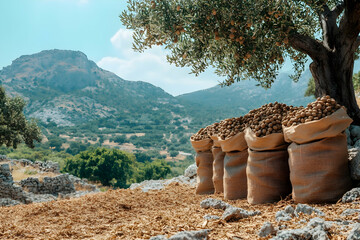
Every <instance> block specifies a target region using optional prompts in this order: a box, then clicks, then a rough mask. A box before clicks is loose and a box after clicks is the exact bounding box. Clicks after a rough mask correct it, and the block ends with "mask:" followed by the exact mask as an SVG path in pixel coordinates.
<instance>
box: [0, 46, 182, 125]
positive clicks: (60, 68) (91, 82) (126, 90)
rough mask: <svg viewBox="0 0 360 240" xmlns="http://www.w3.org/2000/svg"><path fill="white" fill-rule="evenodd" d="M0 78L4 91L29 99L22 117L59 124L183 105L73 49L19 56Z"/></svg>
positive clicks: (77, 122) (161, 91)
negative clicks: (126, 78) (97, 63)
mask: <svg viewBox="0 0 360 240" xmlns="http://www.w3.org/2000/svg"><path fill="white" fill-rule="evenodd" d="M0 80H1V82H2V85H3V86H4V87H5V88H6V90H7V92H9V93H11V94H12V95H20V96H22V97H23V98H24V99H26V100H27V101H28V106H27V108H26V114H28V115H29V116H30V117H34V118H38V119H40V120H41V121H43V122H50V121H52V122H55V123H56V124H57V125H59V126H72V125H75V124H79V123H84V122H88V121H89V120H94V119H99V118H106V117H115V116H116V115H124V114H131V113H132V112H136V113H139V112H141V113H143V114H146V113H151V112H153V111H155V112H156V111H157V109H162V110H164V111H169V112H170V111H172V110H173V111H175V112H176V111H178V110H179V109H180V108H181V107H182V106H181V105H179V102H178V100H176V99H175V98H174V97H172V96H171V95H170V94H168V93H166V92H165V91H164V90H162V89H161V88H158V87H155V86H153V85H151V84H149V83H145V82H141V81H136V82H135V81H125V80H123V79H121V78H120V77H118V76H116V75H115V74H113V73H111V72H108V71H105V70H103V69H101V68H99V67H98V66H97V65H96V64H95V63H94V62H93V61H90V60H88V59H87V57H86V55H85V54H83V53H81V52H75V51H66V50H48V51H42V52H40V53H37V54H33V55H26V56H21V57H19V58H18V59H16V60H14V61H13V63H12V64H11V65H10V66H8V67H5V68H3V70H1V71H0ZM144 117H145V116H144Z"/></svg>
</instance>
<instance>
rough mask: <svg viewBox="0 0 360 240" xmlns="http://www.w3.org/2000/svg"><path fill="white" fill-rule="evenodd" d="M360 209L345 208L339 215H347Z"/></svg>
mask: <svg viewBox="0 0 360 240" xmlns="http://www.w3.org/2000/svg"><path fill="white" fill-rule="evenodd" d="M359 212H360V209H349V208H348V209H345V210H344V211H343V212H342V213H341V214H340V216H349V215H353V214H355V213H359Z"/></svg>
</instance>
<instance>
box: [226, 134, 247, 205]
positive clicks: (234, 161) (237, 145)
mask: <svg viewBox="0 0 360 240" xmlns="http://www.w3.org/2000/svg"><path fill="white" fill-rule="evenodd" d="M244 136H245V135H244V133H243V132H240V133H238V134H236V135H235V136H233V137H231V138H229V139H226V140H219V143H220V145H221V149H222V152H224V153H225V158H224V178H223V181H224V182H223V184H224V198H225V199H228V200H235V199H241V198H246V195H247V180H246V164H247V158H248V151H247V145H246V141H245V138H244Z"/></svg>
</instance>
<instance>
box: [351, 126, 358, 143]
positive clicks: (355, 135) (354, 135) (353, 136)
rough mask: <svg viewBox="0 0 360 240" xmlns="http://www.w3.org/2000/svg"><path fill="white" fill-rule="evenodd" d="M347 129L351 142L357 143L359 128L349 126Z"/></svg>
mask: <svg viewBox="0 0 360 240" xmlns="http://www.w3.org/2000/svg"><path fill="white" fill-rule="evenodd" d="M349 129H350V135H351V139H352V141H353V142H357V140H359V139H360V126H356V125H351V126H350V127H349Z"/></svg>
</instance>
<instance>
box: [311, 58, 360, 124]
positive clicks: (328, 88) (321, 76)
mask: <svg viewBox="0 0 360 240" xmlns="http://www.w3.org/2000/svg"><path fill="white" fill-rule="evenodd" d="M346 52H347V53H348V54H341V51H340V53H339V52H337V53H334V52H328V54H327V56H321V57H319V58H317V59H313V60H314V61H313V62H312V63H311V64H310V71H311V73H312V76H313V78H314V80H315V96H316V97H321V96H323V95H330V96H331V97H332V98H334V99H335V100H336V101H337V102H338V103H339V104H341V105H343V106H345V107H346V108H347V112H348V115H349V116H350V117H351V118H352V119H353V120H354V122H353V124H355V125H360V109H359V106H358V105H357V102H356V98H355V92H354V87H353V82H352V76H353V68H354V56H353V55H354V54H352V55H351V54H349V52H348V51H346ZM349 55H350V56H349Z"/></svg>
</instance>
